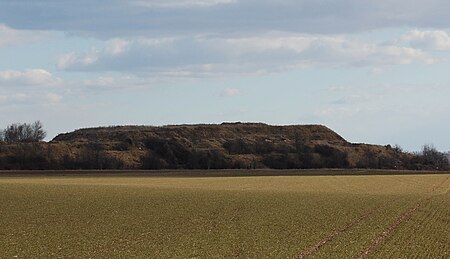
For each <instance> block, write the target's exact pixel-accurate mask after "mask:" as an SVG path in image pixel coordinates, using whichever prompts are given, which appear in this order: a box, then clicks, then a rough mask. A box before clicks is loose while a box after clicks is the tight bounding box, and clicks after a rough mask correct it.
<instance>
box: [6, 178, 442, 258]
mask: <svg viewBox="0 0 450 259" xmlns="http://www.w3.org/2000/svg"><path fill="white" fill-rule="evenodd" d="M449 188H450V175H448V174H447V175H445V174H442V175H403V176H259V177H137V176H136V177H114V176H96V177H92V176H65V177H63V176H59V177H56V176H55V177H2V178H0V192H1V196H0V204H1V205H2V207H1V210H0V244H2V245H1V246H0V254H1V255H2V256H1V257H5V258H12V257H15V256H17V257H22V258H24V257H26V258H29V257H76V258H87V257H96V258H98V257H102V258H104V257H152V258H155V257H166V258H169V257H170V258H174V257H178V258H195V257H200V258H210V257H242V258H248V257H251V258H261V257H271V258H280V257H281V258H293V257H296V256H299V255H301V254H302V253H305V251H308V250H310V251H312V252H311V253H310V254H309V256H311V257H330V256H332V257H340V258H342V257H347V258H348V257H357V256H359V255H360V254H361V253H362V252H363V251H366V250H367V248H369V247H371V246H373V243H374V240H376V239H377V237H379V236H380V233H383V231H385V230H386V229H389V227H390V226H391V225H392V224H393V223H392V222H393V221H395V220H396V219H398V218H399V216H400V215H402V214H403V213H405V211H408V210H409V209H410V208H412V207H414V206H415V205H416V204H418V203H420V207H419V208H418V209H417V210H416V211H415V212H414V213H413V214H412V215H411V216H410V217H409V218H408V219H407V220H403V222H401V223H400V224H398V226H396V228H395V229H394V230H393V231H391V232H389V235H387V236H386V237H385V238H384V239H383V241H382V242H381V244H380V245H378V246H376V247H374V248H373V249H371V250H370V253H369V254H368V255H369V257H370V256H374V257H379V258H386V257H412V256H419V257H429V258H443V257H448V255H449V254H450V235H449V234H450V233H449V230H448V226H449V223H450V222H449V218H450V210H449V208H450V199H449V193H448V190H449ZM364 215H366V216H364ZM324 241H325V242H324ZM319 243H320V244H321V245H320V246H318V247H317V248H314V247H316V246H317V244H319ZM311 248H314V249H311Z"/></svg>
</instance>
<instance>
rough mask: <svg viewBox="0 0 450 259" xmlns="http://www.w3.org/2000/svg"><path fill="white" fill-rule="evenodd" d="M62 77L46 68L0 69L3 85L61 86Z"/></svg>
mask: <svg viewBox="0 0 450 259" xmlns="http://www.w3.org/2000/svg"><path fill="white" fill-rule="evenodd" d="M62 83H63V81H62V79H60V78H58V77H55V76H54V75H52V74H51V73H50V72H48V71H46V70H44V69H27V70H24V71H18V70H4V71H0V86H1V85H14V86H16V85H18V86H20V85H41V86H52V87H54V86H61V85H62Z"/></svg>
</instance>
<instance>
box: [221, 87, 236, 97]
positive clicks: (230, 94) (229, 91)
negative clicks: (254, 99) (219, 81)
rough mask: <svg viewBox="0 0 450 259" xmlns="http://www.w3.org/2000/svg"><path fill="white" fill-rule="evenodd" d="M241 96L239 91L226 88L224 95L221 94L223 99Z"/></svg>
mask: <svg viewBox="0 0 450 259" xmlns="http://www.w3.org/2000/svg"><path fill="white" fill-rule="evenodd" d="M239 94H240V91H239V89H236V88H226V89H224V90H223V91H222V93H221V94H220V96H222V97H233V96H237V95H239Z"/></svg>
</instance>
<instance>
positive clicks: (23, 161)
mask: <svg viewBox="0 0 450 259" xmlns="http://www.w3.org/2000/svg"><path fill="white" fill-rule="evenodd" d="M408 157H409V155H408V154H405V153H402V152H400V151H398V150H396V149H393V148H391V147H390V146H379V145H367V144H353V143H349V142H348V141H346V140H345V139H344V138H342V137H341V136H339V135H338V134H337V133H335V132H334V131H332V130H331V129H329V128H327V127H325V126H322V125H291V126H272V125H267V124H262V123H222V124H220V125H206V124H198V125H170V126H162V127H153V126H116V127H100V128H87V129H79V130H76V131H74V132H70V133H65V134H60V135H58V136H56V137H55V138H54V139H53V140H52V141H50V142H49V143H29V144H5V143H3V144H1V146H0V164H1V165H2V168H3V169H223V168H227V169H238V168H247V169H248V168H276V169H286V168H355V167H358V168H386V169H392V168H398V169H403V168H405V167H406V166H405V165H404V161H405V160H407V159H408ZM17 167H20V168H17Z"/></svg>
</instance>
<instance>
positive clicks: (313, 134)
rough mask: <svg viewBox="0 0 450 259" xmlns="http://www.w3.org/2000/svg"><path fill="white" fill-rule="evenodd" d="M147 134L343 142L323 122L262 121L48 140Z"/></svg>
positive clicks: (96, 131)
mask: <svg viewBox="0 0 450 259" xmlns="http://www.w3.org/2000/svg"><path fill="white" fill-rule="evenodd" d="M148 137H162V138H186V139H189V140H197V139H199V138H203V139H205V138H206V139H215V140H217V141H221V140H223V141H227V140H229V139H236V138H245V139H249V140H250V139H252V140H260V139H261V138H264V139H267V140H277V139H278V140H282V141H295V140H297V141H299V140H301V141H326V142H330V143H345V142H346V141H345V140H344V139H343V138H342V137H341V136H339V135H338V134H337V133H335V132H334V131H332V130H330V129H329V128H327V127H325V126H323V125H289V126H272V125H267V124H263V123H222V124H219V125H217V124H196V125H168V126H161V127H155V126H116V127H100V128H87V129H79V130H76V131H74V132H70V133H65V134H60V135H58V136H56V137H55V138H54V139H53V140H52V141H117V140H125V139H131V140H135V141H141V140H145V139H146V138H148Z"/></svg>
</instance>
